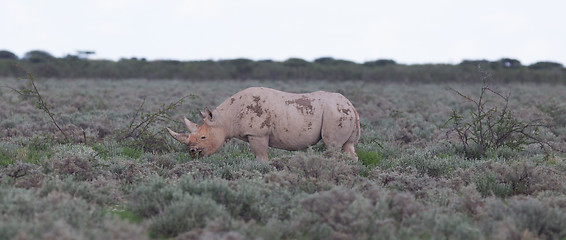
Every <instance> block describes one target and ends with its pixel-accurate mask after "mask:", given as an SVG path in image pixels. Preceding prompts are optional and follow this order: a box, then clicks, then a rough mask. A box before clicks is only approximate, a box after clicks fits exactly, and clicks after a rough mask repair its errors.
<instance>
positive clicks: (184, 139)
mask: <svg viewBox="0 0 566 240" xmlns="http://www.w3.org/2000/svg"><path fill="white" fill-rule="evenodd" d="M167 131H169V134H171V136H172V137H173V138H175V139H177V141H179V142H181V143H183V144H185V145H188V144H189V134H186V133H176V132H174V131H173V130H171V129H170V128H167Z"/></svg>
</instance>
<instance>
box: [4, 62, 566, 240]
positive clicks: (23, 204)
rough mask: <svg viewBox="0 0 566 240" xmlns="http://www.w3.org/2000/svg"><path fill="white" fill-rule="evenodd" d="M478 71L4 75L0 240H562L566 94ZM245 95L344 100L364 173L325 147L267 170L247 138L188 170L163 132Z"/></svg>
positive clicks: (273, 161) (183, 152) (278, 157)
mask: <svg viewBox="0 0 566 240" xmlns="http://www.w3.org/2000/svg"><path fill="white" fill-rule="evenodd" d="M289 64H290V63H289ZM296 64H299V61H297V63H296ZM313 64H314V63H313ZM476 75H477V76H479V77H478V78H475V80H473V81H472V80H467V81H455V82H445V81H438V82H434V83H424V82H421V83H415V82H412V83H410V84H408V83H402V82H394V81H392V82H386V83H383V82H382V83H377V82H371V81H345V80H344V81H322V80H311V81H292V80H287V81H259V80H240V81H234V80H207V81H189V80H159V81H155V80H147V79H122V80H115V79H114V80H110V79H108V80H104V79H97V80H93V79H74V78H65V79H60V78H36V79H33V81H32V79H30V78H29V76H28V77H27V78H23V79H19V80H18V79H15V78H11V77H4V78H1V79H0V81H1V83H0V85H1V86H2V88H0V222H1V223H2V224H0V239H37V238H41V239H69V238H74V239H77V238H78V239H81V238H84V239H149V238H179V239H211V238H215V239H540V238H542V239H562V238H565V237H566V154H565V153H564V152H563V151H564V150H565V149H566V94H564V93H565V92H566V85H564V82H562V83H556V82H553V83H540V82H539V83H535V82H525V83H518V82H515V83H512V84H510V83H507V82H506V81H504V80H500V79H498V78H497V76H494V77H489V78H486V79H487V80H488V81H482V78H481V76H480V75H481V74H476ZM486 84H487V85H486ZM251 86H266V87H272V88H276V89H279V90H283V91H290V92H309V91H317V90H326V91H335V92H340V93H342V94H343V95H344V96H346V97H347V98H348V99H350V100H351V102H352V103H353V104H354V106H355V107H356V109H357V110H358V112H359V114H360V118H361V126H362V136H361V139H360V142H359V143H358V145H357V148H356V150H357V154H358V156H359V159H360V160H359V162H353V161H352V160H350V159H348V158H347V157H346V156H344V155H342V154H340V153H334V152H327V151H326V150H325V147H324V145H323V144H321V143H319V144H317V145H315V146H314V147H311V148H309V149H307V150H304V151H298V152H288V151H283V150H277V149H270V152H269V155H270V161H269V163H267V164H265V163H261V162H258V161H256V160H255V159H254V156H253V153H251V149H250V148H249V145H248V144H247V143H244V142H242V141H239V140H232V141H230V142H228V143H226V144H225V145H224V146H223V147H222V148H221V149H220V151H219V152H218V153H216V154H215V155H212V156H210V157H206V158H201V159H191V158H190V156H189V153H188V150H187V149H186V147H185V146H182V145H181V144H180V143H178V142H177V141H175V140H174V139H173V138H172V137H170V136H168V135H167V132H166V130H165V128H166V127H170V128H172V129H174V130H177V131H186V129H185V127H184V125H183V123H182V117H183V116H187V118H189V119H190V120H192V121H194V122H200V119H198V112H199V111H200V110H202V109H203V108H204V107H209V108H210V109H213V108H214V107H216V106H217V105H218V104H219V103H221V102H222V101H224V100H225V99H226V98H228V97H229V96H231V95H232V94H234V93H235V92H237V91H239V90H242V89H244V88H246V87H251ZM486 86H487V88H486ZM34 87H35V88H36V92H33V91H32V92H29V91H28V90H30V89H31V90H33V88H34ZM25 93H27V94H25ZM38 96H41V99H39V98H38ZM38 101H40V102H39V103H40V104H39V105H38ZM41 101H42V102H43V103H41ZM55 123H56V124H55ZM480 124H481V126H479V125H480ZM485 124H487V126H486V125H485ZM506 133H507V135H506ZM493 137H495V138H493ZM498 139H499V140H498ZM492 141H494V142H492ZM499 143H501V144H499Z"/></svg>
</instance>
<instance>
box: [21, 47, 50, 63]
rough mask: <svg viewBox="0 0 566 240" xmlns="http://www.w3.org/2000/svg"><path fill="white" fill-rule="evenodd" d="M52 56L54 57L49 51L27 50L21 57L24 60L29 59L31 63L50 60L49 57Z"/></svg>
mask: <svg viewBox="0 0 566 240" xmlns="http://www.w3.org/2000/svg"><path fill="white" fill-rule="evenodd" d="M53 58H54V57H53V55H51V54H50V53H48V52H46V51H42V50H33V51H29V52H27V53H26V54H25V55H24V57H23V58H22V59H24V60H26V61H30V62H32V63H39V62H43V61H46V60H50V59H53Z"/></svg>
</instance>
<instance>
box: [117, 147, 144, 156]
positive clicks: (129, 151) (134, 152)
mask: <svg viewBox="0 0 566 240" xmlns="http://www.w3.org/2000/svg"><path fill="white" fill-rule="evenodd" d="M143 154H144V152H143V151H142V150H141V149H137V148H133V147H123V148H122V155H124V156H126V157H129V158H133V159H139V158H140V157H141V156H142V155H143Z"/></svg>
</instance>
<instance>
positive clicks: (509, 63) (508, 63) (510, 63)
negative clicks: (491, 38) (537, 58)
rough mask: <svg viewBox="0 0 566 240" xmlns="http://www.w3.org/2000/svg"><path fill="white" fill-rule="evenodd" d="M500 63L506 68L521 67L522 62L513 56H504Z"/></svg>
mask: <svg viewBox="0 0 566 240" xmlns="http://www.w3.org/2000/svg"><path fill="white" fill-rule="evenodd" d="M499 63H500V64H501V66H502V67H504V68H520V67H521V62H520V61H519V60H517V59H512V58H502V59H501V60H499Z"/></svg>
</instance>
